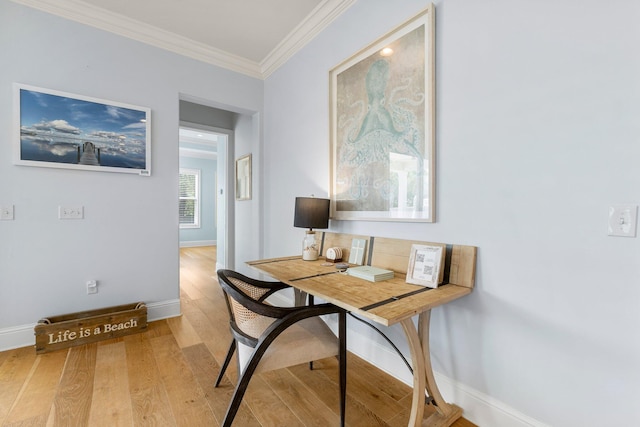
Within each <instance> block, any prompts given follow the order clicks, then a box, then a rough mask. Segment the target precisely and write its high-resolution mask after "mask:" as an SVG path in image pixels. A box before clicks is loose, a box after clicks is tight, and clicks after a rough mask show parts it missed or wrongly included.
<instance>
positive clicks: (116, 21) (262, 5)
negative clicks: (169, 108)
mask: <svg viewBox="0 0 640 427" xmlns="http://www.w3.org/2000/svg"><path fill="white" fill-rule="evenodd" d="M13 1H14V2H16V3H20V4H23V5H26V6H29V7H33V8H35V9H39V10H43V11H45V12H48V13H52V14H55V15H58V16H62V17H64V18H67V19H71V20H74V21H78V22H82V23H84V24H87V25H91V26H94V27H97V28H100V29H103V30H107V31H110V32H113V33H116V34H120V35H123V36H125V37H129V38H132V39H135V40H138V41H142V42H144V43H147V44H150V45H154V46H157V47H160V48H162V49H166V50H170V51H173V52H175V53H179V54H181V55H185V56H188V57H191V58H195V59H198V60H201V61H204V62H208V63H211V64H214V65H217V66H221V67H224V68H227V69H230V70H233V71H237V72H240V73H243V74H246V75H249V76H252V77H257V78H266V77H267V76H268V75H269V74H271V73H272V72H273V71H275V70H276V69H277V68H278V67H279V66H280V65H282V64H283V63H284V62H286V60H288V59H289V58H290V57H291V56H292V55H293V54H294V53H296V52H297V51H298V50H299V49H300V48H302V47H303V46H304V45H305V44H306V43H308V42H309V41H310V40H311V39H312V38H313V37H314V36H315V35H316V34H318V33H319V32H320V31H322V30H323V29H324V28H325V27H326V26H327V25H329V24H330V23H331V22H332V21H333V20H334V19H335V18H336V17H338V16H339V15H340V14H341V13H342V12H343V11H345V10H346V9H347V8H348V7H349V6H351V5H352V4H353V3H355V2H356V1H357V0H13Z"/></svg>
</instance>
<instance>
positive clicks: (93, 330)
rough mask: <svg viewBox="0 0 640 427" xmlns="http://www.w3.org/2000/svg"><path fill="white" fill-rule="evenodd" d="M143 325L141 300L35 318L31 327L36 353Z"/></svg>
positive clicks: (124, 332)
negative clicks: (32, 328) (32, 327)
mask: <svg viewBox="0 0 640 427" xmlns="http://www.w3.org/2000/svg"><path fill="white" fill-rule="evenodd" d="M146 329H147V306H146V305H145V304H144V303H142V302H138V303H133V304H126V305H119V306H115V307H106V308H100V309H96V310H89V311H82V312H78V313H70V314H64V315H60V316H51V317H47V318H45V319H41V320H39V321H38V324H37V325H36V326H35V328H34V332H35V335H36V353H37V354H41V353H48V352H50V351H55V350H60V349H63V348H69V347H73V346H77V345H82V344H88V343H92V342H96V341H101V340H106V339H110V338H116V337H122V336H125V335H131V334H135V333H137V332H141V331H143V330H146Z"/></svg>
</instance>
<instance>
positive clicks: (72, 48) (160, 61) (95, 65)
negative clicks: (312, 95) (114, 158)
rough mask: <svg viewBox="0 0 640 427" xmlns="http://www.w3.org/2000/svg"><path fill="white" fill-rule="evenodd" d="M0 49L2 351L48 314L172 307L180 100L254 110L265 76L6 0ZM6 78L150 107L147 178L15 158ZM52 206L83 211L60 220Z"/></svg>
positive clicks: (175, 297)
mask: <svg viewBox="0 0 640 427" xmlns="http://www.w3.org/2000/svg"><path fill="white" fill-rule="evenodd" d="M0 52H2V54H1V55H2V66H1V67H0V141H3V143H2V144H0V204H2V205H4V204H13V205H15V220H14V221H0V349H4V348H8V347H17V346H20V345H28V344H32V343H33V324H34V323H35V322H36V321H37V320H38V319H40V318H41V317H45V316H49V315H54V314H62V313H68V312H74V311H80V310H87V309H91V308H96V307H105V306H110V305H115V304H121V303H128V302H134V301H145V302H147V303H148V304H150V305H155V306H157V307H156V308H157V310H155V311H154V312H153V313H152V311H153V310H150V317H153V315H155V316H156V317H159V316H163V315H175V314H177V313H179V284H178V279H179V277H178V275H179V273H178V271H179V270H178V268H179V264H178V261H179V260H178V246H179V242H178V211H177V197H178V184H177V183H178V181H177V180H178V127H179V99H180V98H181V97H183V99H184V97H185V96H190V97H192V98H193V99H201V100H206V101H207V102H208V103H209V104H211V105H213V104H215V105H216V106H218V107H220V108H224V109H227V110H230V111H242V112H246V113H247V114H254V113H256V112H260V111H261V110H262V97H263V82H262V81H260V80H257V79H253V78H249V77H246V76H243V75H240V74H238V73H234V72H230V71H227V70H223V69H219V68H217V67H214V66H210V65H206V64H203V63H200V62H197V61H194V60H190V59H186V58H185V57H181V56H178V55H175V54H172V53H168V52H165V51H162V50H159V49H157V48H153V47H149V46H147V45H144V44H142V43H139V42H135V41H131V40H129V39H126V38H123V37H119V36H116V35H113V34H110V33H106V32H103V31H100V30H96V29H93V28H90V27H87V26H84V25H80V24H78V23H75V22H71V21H66V20H64V19H61V18H58V17H54V16H51V15H48V14H45V13H43V12H39V11H36V10H33V9H30V8H27V7H24V6H21V5H18V4H15V3H12V2H10V1H8V0H0ZM13 82H21V83H25V84H30V85H34V86H40V87H44V88H49V89H56V90H60V91H64V92H70V93H76V94H81V95H85V96H91V97H95V98H101V99H107V100H113V101H119V102H124V103H128V104H133V105H140V106H146V107H149V108H151V119H152V159H151V163H152V174H151V176H150V177H148V178H146V177H140V176H136V175H129V174H119V173H103V172H87V171H77V170H66V169H48V168H35V167H25V166H14V165H12V163H11V158H12V147H11V145H12V144H11V142H12V141H13V133H12V132H13V113H12V83H13ZM249 143H256V144H257V143H258V139H257V137H256V139H255V140H254V141H251V142H249ZM58 205H83V206H84V209H85V219H84V220H82V221H60V220H58V219H57V208H58ZM89 279H97V280H98V283H99V293H98V294H96V295H87V294H86V288H85V282H86V281H87V280H89ZM163 307H164V308H166V310H165V311H162V309H161V308H163Z"/></svg>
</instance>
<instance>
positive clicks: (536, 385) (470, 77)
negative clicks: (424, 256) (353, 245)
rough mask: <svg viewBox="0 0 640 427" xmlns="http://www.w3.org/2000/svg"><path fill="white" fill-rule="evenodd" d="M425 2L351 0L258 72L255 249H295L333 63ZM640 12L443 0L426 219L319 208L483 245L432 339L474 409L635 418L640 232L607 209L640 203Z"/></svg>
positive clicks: (514, 414)
mask: <svg viewBox="0 0 640 427" xmlns="http://www.w3.org/2000/svg"><path fill="white" fill-rule="evenodd" d="M426 4H427V2H426V1H418V0H404V1H402V2H389V1H386V0H367V1H360V2H358V3H356V4H355V5H354V6H353V7H351V8H350V9H349V10H348V11H347V12H346V13H345V14H343V15H342V16H341V17H340V18H339V19H338V20H337V21H336V22H334V23H333V24H332V25H331V27H330V28H329V29H327V30H326V31H325V32H323V33H322V34H321V35H319V36H318V37H317V38H316V39H314V40H313V41H312V42H311V43H310V44H309V45H308V46H307V47H306V48H305V49H304V50H302V51H301V52H299V53H298V54H297V55H296V56H295V57H294V58H292V59H291V60H290V61H289V62H288V63H287V64H285V66H283V67H282V68H281V69H279V70H278V71H277V72H275V73H274V74H272V75H271V76H270V77H269V78H268V79H267V81H266V83H265V111H267V112H268V114H267V115H266V116H265V117H266V119H265V123H264V129H265V134H264V140H265V145H264V163H265V165H267V167H266V168H265V171H264V175H263V179H264V188H265V192H264V200H265V212H264V222H265V224H267V225H268V226H265V228H264V241H265V256H267V257H270V256H280V255H287V254H292V253H296V252H298V251H299V241H300V239H301V238H302V234H301V232H300V231H299V230H298V229H295V228H293V226H292V224H293V202H294V198H295V197H296V196H302V195H309V194H311V193H314V194H316V195H319V196H325V195H327V194H328V181H329V176H328V171H329V146H328V144H329V133H328V127H329V124H328V123H329V121H328V71H329V69H330V68H332V67H333V66H335V65H336V64H338V63H339V62H341V61H342V60H344V59H345V58H347V57H349V56H351V55H352V54H353V53H355V52H356V51H358V50H359V49H360V48H362V47H364V46H366V45H367V44H369V43H371V42H372V41H374V40H375V39H377V38H378V37H380V36H381V35H383V34H385V33H386V32H387V31H389V30H391V29H392V28H394V27H395V26H397V25H398V24H400V23H401V22H403V21H404V20H406V19H408V18H410V17H411V16H413V15H414V14H415V13H417V12H418V11H420V10H422V9H423V8H424V7H425V6H426ZM639 20H640V3H638V2H634V1H624V0H618V1H611V2H606V3H602V2H596V1H593V0H588V1H577V0H563V1H559V2H550V1H527V0H517V1H513V0H491V1H489V0H485V1H477V0H442V1H437V2H436V37H437V40H436V51H437V59H436V78H437V84H436V86H437V88H436V96H437V119H436V123H437V130H436V132H437V171H436V175H437V222H436V223H433V224H411V223H383V222H379V223H377V222H364V221H360V222H348V221H342V222H337V221H332V223H331V229H332V230H334V231H343V232H348V233H356V234H371V235H377V236H392V237H397V238H412V239H413V238H416V239H423V240H430V241H440V242H448V243H459V244H467V245H477V246H478V247H479V257H478V275H477V281H476V289H475V290H474V292H473V293H472V294H471V295H470V296H468V297H466V298H464V299H462V300H459V301H456V302H454V303H451V304H449V305H448V306H446V307H442V308H438V309H436V310H434V313H433V318H432V332H433V335H432V340H431V344H432V349H433V362H434V366H435V369H436V371H438V372H439V373H440V374H442V375H443V377H440V378H444V380H445V382H446V383H447V384H449V385H451V387H449V386H447V390H446V391H447V393H446V397H448V398H450V399H452V400H454V401H458V402H461V401H463V400H465V401H466V403H465V404H464V405H463V406H464V408H465V416H467V418H469V419H471V420H474V421H476V422H477V423H479V424H480V425H483V426H499V425H505V426H512V425H544V424H548V425H553V426H580V427H585V426H594V427H601V426H605V425H606V426H610V425H631V424H633V425H636V424H640V406H639V405H638V404H637V402H638V400H639V399H640V334H639V333H638V327H639V326H640V286H639V284H640V262H639V261H640V239H639V238H614V237H608V236H607V227H606V223H607V208H608V206H609V205H612V204H616V203H623V202H626V203H633V204H639V203H640V193H639V191H638V189H639V188H640V168H639V167H638V159H640V143H639V141H638V138H639V135H640V120H639V119H638V118H639V117H640V102H638V100H639V99H640V78H639V77H638V76H640V55H638V54H637V46H638V45H639V44H640V26H638V25H637V23H638V21H639ZM353 329H354V330H355V332H356V333H357V335H355V338H352V342H353V341H354V339H355V340H359V338H360V336H361V335H366V334H367V332H364V331H361V329H360V328H358V327H357V326H353ZM390 333H391V335H392V336H394V338H400V339H401V338H402V337H401V334H400V333H398V331H397V330H395V329H393V330H391V331H390ZM350 337H351V336H350ZM358 342H360V341H358ZM379 345H382V344H378V343H376V344H370V345H369V347H368V348H366V347H362V346H361V347H360V348H358V351H360V352H361V353H364V354H368V355H370V357H371V358H374V359H375V356H376V355H375V353H376V351H377V349H379ZM398 364H399V362H397V361H396V362H393V363H391V362H389V363H387V365H386V366H384V367H385V368H386V369H388V370H389V371H392V372H396V371H397V369H396V366H395V365H398ZM392 365H393V366H392ZM449 380H451V381H449ZM501 412H502V413H501Z"/></svg>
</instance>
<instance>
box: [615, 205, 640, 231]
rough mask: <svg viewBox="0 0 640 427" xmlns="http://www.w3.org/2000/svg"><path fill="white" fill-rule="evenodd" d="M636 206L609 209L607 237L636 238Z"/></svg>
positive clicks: (619, 206) (620, 206)
mask: <svg viewBox="0 0 640 427" xmlns="http://www.w3.org/2000/svg"><path fill="white" fill-rule="evenodd" d="M637 217H638V206H637V205H618V206H611V207H609V224H608V225H609V236H622V237H636V222H637Z"/></svg>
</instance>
